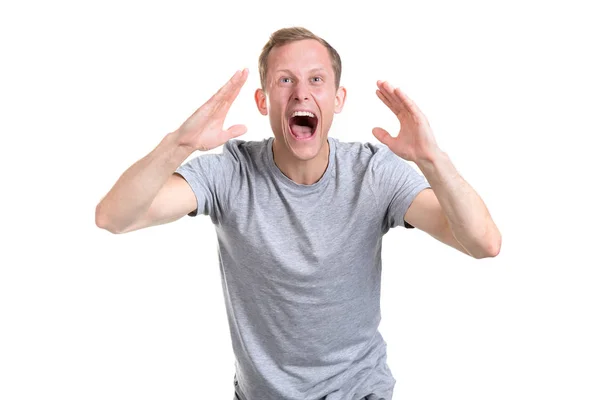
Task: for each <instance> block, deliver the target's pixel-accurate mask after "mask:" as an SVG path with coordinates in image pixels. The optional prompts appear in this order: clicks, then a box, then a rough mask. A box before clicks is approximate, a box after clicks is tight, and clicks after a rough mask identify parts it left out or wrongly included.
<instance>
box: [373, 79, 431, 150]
mask: <svg viewBox="0 0 600 400" xmlns="http://www.w3.org/2000/svg"><path fill="white" fill-rule="evenodd" d="M377 87H378V89H377V91H376V92H375V93H376V94H377V97H379V99H380V100H381V101H382V102H383V103H384V104H385V105H386V106H388V108H389V109H390V110H392V112H393V113H394V115H395V116H396V117H397V118H398V121H400V132H399V133H398V135H397V136H395V137H393V136H392V135H390V134H389V132H388V131H386V130H385V129H383V128H380V127H377V128H373V135H374V136H375V137H376V138H377V139H378V140H379V141H380V142H382V143H383V144H385V145H386V146H388V147H389V148H390V150H392V151H393V152H394V153H395V154H396V155H398V156H399V157H402V158H403V159H405V160H407V161H413V162H417V161H421V160H427V159H430V158H431V157H432V154H433V152H434V151H435V150H436V148H437V144H436V142H435V138H434V137H433V132H432V131H431V128H430V126H429V122H428V121H427V118H426V117H425V115H424V114H423V113H422V112H421V110H420V109H419V107H417V105H416V104H415V103H414V102H413V101H412V100H411V99H409V98H408V96H407V95H406V94H404V92H402V91H401V90H400V89H399V88H394V87H393V86H392V85H390V84H389V83H388V82H387V81H377Z"/></svg>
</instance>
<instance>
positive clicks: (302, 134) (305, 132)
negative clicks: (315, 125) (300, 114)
mask: <svg viewBox="0 0 600 400" xmlns="http://www.w3.org/2000/svg"><path fill="white" fill-rule="evenodd" d="M291 128H292V133H293V134H294V135H296V136H298V137H299V138H303V139H304V138H309V137H310V136H311V135H312V129H311V127H310V126H304V125H295V124H294V125H292V126H291Z"/></svg>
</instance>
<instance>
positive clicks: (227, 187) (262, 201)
mask: <svg viewBox="0 0 600 400" xmlns="http://www.w3.org/2000/svg"><path fill="white" fill-rule="evenodd" d="M259 69H260V77H261V88H260V89H257V90H256V93H255V101H256V105H257V107H258V110H259V111H260V112H261V113H262V114H263V115H265V116H268V117H269V121H270V125H271V128H272V130H273V133H274V137H272V138H269V139H265V140H263V141H260V142H250V141H243V140H239V139H236V138H237V137H239V136H240V135H242V134H244V133H245V132H246V127H245V126H243V125H234V126H232V127H230V128H229V129H227V130H223V128H222V127H223V123H224V120H225V117H226V114H227V112H228V110H229V107H230V105H231V103H232V102H233V101H234V99H235V98H236V96H237V95H238V93H239V91H240V89H241V87H242V85H243V84H244V83H245V81H246V79H247V76H248V70H246V69H244V70H243V71H237V72H236V73H235V74H234V75H233V77H232V78H231V79H230V80H229V81H228V82H227V83H226V84H225V85H224V86H223V87H222V88H221V89H220V90H219V91H218V92H217V93H216V94H215V95H214V96H213V97H211V98H210V99H209V100H208V102H206V103H205V104H204V105H203V106H202V107H200V108H199V109H198V110H197V111H196V112H195V113H194V114H193V115H191V116H190V118H188V119H187V120H186V121H185V122H184V123H183V124H182V125H181V127H179V129H177V130H176V131H174V132H171V133H169V134H168V135H166V136H165V138H164V139H163V140H162V141H161V142H160V143H159V145H158V146H157V147H156V148H155V149H154V150H153V151H152V152H150V154H148V155H147V156H146V157H144V158H142V159H141V160H139V161H138V162H136V163H135V164H134V165H133V166H132V167H130V168H129V169H128V170H127V171H125V172H124V173H123V175H122V176H121V177H120V178H119V180H118V181H117V182H116V184H115V185H114V187H113V188H112V189H111V190H110V191H109V192H108V194H107V195H106V196H105V198H104V199H103V200H102V201H101V202H100V203H99V204H98V207H97V209H96V223H97V225H98V226H99V227H101V228H104V229H107V230H109V231H110V232H113V233H124V232H130V231H133V230H137V229H141V228H145V227H149V226H153V225H158V224H164V223H167V222H171V221H175V220H177V219H179V218H181V217H182V216H185V215H186V214H189V215H190V216H195V215H197V214H198V213H201V214H204V215H208V216H210V218H211V220H212V222H213V223H214V225H215V228H216V232H217V237H218V243H219V260H220V264H221V278H222V284H223V291H224V297H225V303H226V309H227V315H228V320H229V326H230V332H231V339H232V345H233V350H234V354H235V357H236V360H235V365H236V374H235V376H234V385H235V398H237V399H242V400H268V399H294V400H300V399H315V400H316V399H327V400H350V399H352V400H354V399H369V400H373V399H386V400H387V399H391V398H392V393H393V388H394V384H395V379H394V378H393V376H392V374H391V371H390V370H389V368H388V366H387V363H386V343H385V341H384V340H383V338H382V336H381V335H380V333H379V331H378V326H379V322H380V308H379V299H380V282H381V243H382V240H381V239H382V236H383V235H384V234H385V233H386V232H387V231H388V230H389V229H390V228H393V227H395V226H404V227H406V228H412V227H416V228H418V229H421V230H423V231H425V232H427V233H429V234H430V235H432V236H433V237H435V238H436V239H438V240H439V241H441V242H443V243H445V244H447V245H449V246H452V247H454V248H456V249H457V250H459V251H461V252H464V253H465V254H468V255H471V256H473V257H476V258H483V257H493V256H495V255H497V254H498V252H499V249H500V243H501V236H500V233H499V231H498V229H497V227H496V226H495V224H494V222H493V221H492V219H491V217H490V215H489V213H488V211H487V209H486V207H485V205H484V203H483V201H482V200H481V199H480V198H479V196H478V195H477V194H476V193H475V191H474V190H473V189H472V188H471V187H470V186H469V185H468V184H467V183H466V182H465V181H464V180H463V179H462V178H461V177H460V175H459V174H458V173H457V172H456V169H455V168H454V167H453V165H452V163H451V162H450V159H449V158H448V156H447V155H446V154H445V153H444V152H442V151H441V150H440V149H439V148H438V146H437V144H436V142H435V140H434V137H433V134H432V132H431V129H430V127H429V124H428V122H427V120H426V118H425V116H424V115H423V113H422V112H421V111H420V110H419V108H418V107H417V106H416V105H415V104H414V103H413V102H412V101H411V100H410V99H409V98H408V97H407V96H406V95H405V94H404V93H403V92H402V91H401V90H400V89H398V88H394V87H392V86H391V85H390V84H389V83H387V82H382V81H378V82H377V90H376V94H377V96H378V97H379V98H380V99H381V101H382V102H383V103H384V104H385V105H386V106H387V107H389V108H390V110H392V112H393V113H394V114H395V115H396V116H397V117H398V119H399V121H400V124H401V130H400V132H399V134H398V135H397V136H396V137H392V136H391V135H390V134H389V133H388V132H386V131H385V130H383V129H381V128H375V129H373V134H374V136H375V137H376V138H377V139H378V140H379V141H381V142H382V143H383V144H384V145H372V144H369V143H367V144H362V143H344V142H341V141H339V140H337V139H334V138H329V137H328V133H329V128H330V126H331V123H332V120H333V116H334V114H335V113H339V112H341V111H342V108H343V106H344V101H345V98H346V89H345V88H343V87H341V86H340V76H341V61H340V58H339V55H338V53H337V52H336V51H335V49H333V48H332V47H331V46H330V45H329V44H328V43H327V42H326V41H325V40H323V39H321V38H319V37H318V36H315V35H314V34H312V33H311V32H310V31H308V30H306V29H303V28H287V29H281V30H279V31H277V32H275V33H273V34H272V35H271V38H270V40H269V42H268V43H267V44H266V45H265V47H264V48H263V52H262V54H261V56H260V58H259ZM223 144H225V146H224V150H223V153H222V154H205V155H201V156H199V157H196V158H194V159H191V160H190V161H189V162H187V163H186V164H184V165H181V163H182V162H183V161H185V159H186V158H187V157H188V156H190V155H191V154H192V153H193V152H194V151H196V150H200V151H204V150H209V149H213V148H216V147H218V146H220V145H223ZM406 161H412V162H414V163H415V164H416V165H417V166H418V167H419V169H420V170H421V171H422V172H423V176H422V175H420V174H418V173H417V172H416V171H415V170H414V169H413V168H411V167H410V166H409V165H408V163H407V162H406Z"/></svg>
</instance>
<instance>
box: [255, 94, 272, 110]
mask: <svg viewBox="0 0 600 400" xmlns="http://www.w3.org/2000/svg"><path fill="white" fill-rule="evenodd" d="M254 101H256V107H258V111H259V112H260V113H261V114H262V115H267V114H268V113H269V112H268V109H267V95H266V94H265V92H264V91H263V90H262V89H256V92H254Z"/></svg>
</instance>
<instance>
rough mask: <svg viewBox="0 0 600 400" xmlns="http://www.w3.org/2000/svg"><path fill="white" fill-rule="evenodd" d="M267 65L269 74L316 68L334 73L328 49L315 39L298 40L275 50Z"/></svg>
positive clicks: (270, 55)
mask: <svg viewBox="0 0 600 400" xmlns="http://www.w3.org/2000/svg"><path fill="white" fill-rule="evenodd" d="M267 65H268V68H267V71H268V72H275V71H277V70H280V69H287V70H290V71H298V72H302V71H308V70H312V69H315V68H323V69H325V70H326V71H333V66H332V65H331V57H330V56H329V52H328V51H327V48H325V46H323V45H322V44H321V43H319V42H318V41H316V40H314V39H305V40H298V41H295V42H290V43H286V44H284V45H283V46H278V47H275V48H273V49H272V50H271V52H270V53H269V58H268V60H267Z"/></svg>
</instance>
